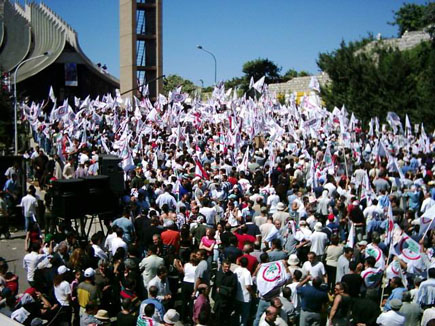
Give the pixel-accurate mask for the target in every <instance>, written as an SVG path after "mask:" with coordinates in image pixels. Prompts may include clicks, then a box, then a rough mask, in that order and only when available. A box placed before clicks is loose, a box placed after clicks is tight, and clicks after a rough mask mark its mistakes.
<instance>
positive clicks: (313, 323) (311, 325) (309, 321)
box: [299, 310, 321, 326]
mask: <svg viewBox="0 0 435 326" xmlns="http://www.w3.org/2000/svg"><path fill="white" fill-rule="evenodd" d="M320 320H321V318H320V313H318V312H310V311H305V310H301V317H300V319H299V326H320Z"/></svg>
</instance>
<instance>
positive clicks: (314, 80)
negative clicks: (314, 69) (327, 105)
mask: <svg viewBox="0 0 435 326" xmlns="http://www.w3.org/2000/svg"><path fill="white" fill-rule="evenodd" d="M308 87H309V88H311V89H314V90H315V91H318V92H320V84H319V81H318V80H317V77H316V76H311V80H310V85H309V86H308Z"/></svg>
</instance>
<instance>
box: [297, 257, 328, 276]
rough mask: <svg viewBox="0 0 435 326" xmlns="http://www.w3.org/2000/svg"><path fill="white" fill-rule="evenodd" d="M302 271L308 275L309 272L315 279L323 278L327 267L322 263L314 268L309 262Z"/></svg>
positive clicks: (303, 266)
mask: <svg viewBox="0 0 435 326" xmlns="http://www.w3.org/2000/svg"><path fill="white" fill-rule="evenodd" d="M302 270H303V271H304V274H305V275H307V274H308V272H309V273H310V275H311V276H312V277H313V278H316V277H322V278H323V275H325V274H326V271H325V266H324V265H323V263H322V262H317V263H316V264H315V265H314V266H313V265H311V263H310V262H309V261H306V262H305V263H304V264H303V265H302Z"/></svg>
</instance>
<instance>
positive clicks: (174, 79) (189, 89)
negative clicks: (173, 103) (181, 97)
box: [163, 75, 198, 95]
mask: <svg viewBox="0 0 435 326" xmlns="http://www.w3.org/2000/svg"><path fill="white" fill-rule="evenodd" d="M179 86H182V87H183V88H182V91H183V92H185V93H188V94H190V95H193V94H194V93H195V91H197V90H198V87H197V86H196V85H195V84H194V83H193V82H191V81H190V80H188V79H184V78H183V77H181V76H178V75H169V76H168V77H166V78H165V83H164V85H163V94H164V95H168V93H169V92H170V91H172V90H174V89H175V88H177V87H179Z"/></svg>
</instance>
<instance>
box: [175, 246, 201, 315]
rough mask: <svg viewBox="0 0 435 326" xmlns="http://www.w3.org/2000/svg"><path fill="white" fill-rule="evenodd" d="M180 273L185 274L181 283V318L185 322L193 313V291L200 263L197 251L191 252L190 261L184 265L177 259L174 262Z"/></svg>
mask: <svg viewBox="0 0 435 326" xmlns="http://www.w3.org/2000/svg"><path fill="white" fill-rule="evenodd" d="M174 265H175V267H176V268H177V270H178V272H179V273H180V274H183V275H184V277H183V283H182V285H181V298H182V305H181V318H182V319H183V321H184V322H186V323H187V322H188V321H189V318H190V317H189V316H191V314H192V309H193V307H192V293H193V289H194V285H195V271H196V265H198V259H197V257H196V254H195V253H191V254H190V260H189V262H187V263H185V264H184V266H183V265H182V263H181V261H180V260H178V259H176V260H175V262H174Z"/></svg>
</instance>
